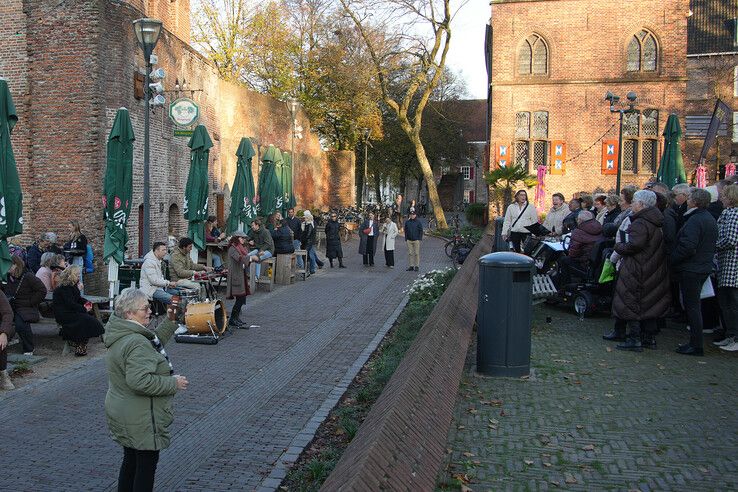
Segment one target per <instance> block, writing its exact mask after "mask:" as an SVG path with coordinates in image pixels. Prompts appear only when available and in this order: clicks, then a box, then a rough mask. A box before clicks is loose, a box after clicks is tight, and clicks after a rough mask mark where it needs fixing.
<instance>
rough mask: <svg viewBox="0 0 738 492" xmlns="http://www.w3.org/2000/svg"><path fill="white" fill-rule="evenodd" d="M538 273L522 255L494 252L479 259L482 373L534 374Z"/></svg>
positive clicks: (478, 352)
mask: <svg viewBox="0 0 738 492" xmlns="http://www.w3.org/2000/svg"><path fill="white" fill-rule="evenodd" d="M534 273H535V263H534V262H533V259H532V258H529V257H528V256H525V255H521V254H518V253H511V252H498V253H490V254H488V255H485V256H483V257H481V258H480V259H479V308H478V310H477V372H478V373H480V374H484V375H488V376H508V377H520V376H526V375H528V374H529V373H530V326H531V317H532V310H533V302H532V282H533V275H534Z"/></svg>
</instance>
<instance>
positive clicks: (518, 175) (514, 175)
mask: <svg viewBox="0 0 738 492" xmlns="http://www.w3.org/2000/svg"><path fill="white" fill-rule="evenodd" d="M484 179H485V180H487V184H489V186H490V187H491V188H492V190H491V191H492V193H493V195H494V196H495V197H496V198H497V212H498V213H500V212H501V206H500V198H502V203H504V204H508V203H510V202H512V194H513V189H514V188H515V187H516V186H518V183H522V184H523V185H525V187H526V188H532V187H533V186H535V185H536V184H538V177H537V176H534V175H533V174H530V173H528V170H527V169H526V168H524V167H523V166H520V165H515V166H507V167H498V168H496V169H493V170H492V171H490V172H488V173H487V174H486V175H485V176H484Z"/></svg>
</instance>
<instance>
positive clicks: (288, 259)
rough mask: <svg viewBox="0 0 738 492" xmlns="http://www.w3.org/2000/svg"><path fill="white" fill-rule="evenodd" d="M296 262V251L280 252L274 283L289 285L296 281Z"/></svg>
mask: <svg viewBox="0 0 738 492" xmlns="http://www.w3.org/2000/svg"><path fill="white" fill-rule="evenodd" d="M296 264H297V257H296V256H295V254H294V253H289V254H278V255H277V266H276V272H275V274H274V283H275V284H277V285H289V284H292V283H294V282H295V265H296Z"/></svg>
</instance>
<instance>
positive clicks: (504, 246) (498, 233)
mask: <svg viewBox="0 0 738 492" xmlns="http://www.w3.org/2000/svg"><path fill="white" fill-rule="evenodd" d="M503 222H505V218H504V217H497V218H495V247H494V250H495V251H508V250H509V249H510V246H509V245H508V243H507V241H503V240H502V223H503Z"/></svg>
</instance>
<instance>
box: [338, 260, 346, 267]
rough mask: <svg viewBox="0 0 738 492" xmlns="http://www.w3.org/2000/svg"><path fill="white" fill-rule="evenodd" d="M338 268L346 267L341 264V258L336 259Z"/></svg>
mask: <svg viewBox="0 0 738 492" xmlns="http://www.w3.org/2000/svg"><path fill="white" fill-rule="evenodd" d="M338 268H346V265H344V264H343V258H339V259H338Z"/></svg>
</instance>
